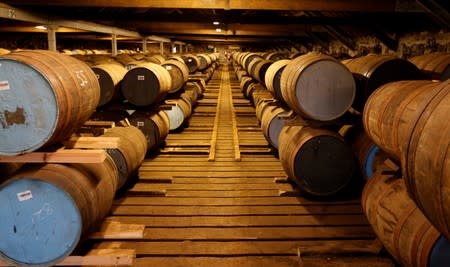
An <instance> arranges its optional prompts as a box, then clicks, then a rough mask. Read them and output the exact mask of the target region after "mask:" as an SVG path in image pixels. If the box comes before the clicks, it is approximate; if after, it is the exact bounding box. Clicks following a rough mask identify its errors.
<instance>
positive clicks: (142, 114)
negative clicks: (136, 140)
mask: <svg viewBox="0 0 450 267" xmlns="http://www.w3.org/2000/svg"><path fill="white" fill-rule="evenodd" d="M168 120H169V119H168V118H167V115H166V113H164V112H163V111H159V112H147V111H135V112H134V113H133V114H131V116H130V118H129V121H130V123H131V125H133V126H135V127H136V128H138V129H139V130H141V132H142V133H143V134H144V136H145V139H146V140H147V152H150V151H154V150H155V149H157V148H158V147H159V145H160V144H161V143H162V142H163V141H164V139H166V137H167V135H168V134H169V121H168Z"/></svg>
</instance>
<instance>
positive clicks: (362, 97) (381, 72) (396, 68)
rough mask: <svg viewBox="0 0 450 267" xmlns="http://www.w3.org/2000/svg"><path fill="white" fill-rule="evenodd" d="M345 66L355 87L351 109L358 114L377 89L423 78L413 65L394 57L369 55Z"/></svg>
mask: <svg viewBox="0 0 450 267" xmlns="http://www.w3.org/2000/svg"><path fill="white" fill-rule="evenodd" d="M345 66H347V68H348V69H349V70H350V71H351V72H352V73H353V76H354V78H355V82H356V87H357V88H356V96H355V101H354V103H353V105H352V107H353V108H354V109H356V110H357V111H360V112H362V110H363V109H364V105H365V103H366V101H367V98H368V97H369V96H370V95H371V94H372V93H373V91H375V89H377V88H378V87H380V86H382V85H384V84H386V83H389V82H394V81H402V80H420V79H424V78H425V76H424V75H423V74H422V73H421V71H420V70H419V69H418V68H417V67H416V66H415V65H414V64H412V63H411V62H409V61H408V60H406V59H401V58H398V57H395V56H387V55H386V56H382V55H374V54H370V55H367V56H362V57H358V58H353V59H351V60H349V61H347V62H346V64H345Z"/></svg>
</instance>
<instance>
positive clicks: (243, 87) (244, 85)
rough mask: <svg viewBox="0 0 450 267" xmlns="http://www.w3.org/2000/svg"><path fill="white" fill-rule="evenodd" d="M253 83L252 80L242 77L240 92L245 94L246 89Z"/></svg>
mask: <svg viewBox="0 0 450 267" xmlns="http://www.w3.org/2000/svg"><path fill="white" fill-rule="evenodd" d="M254 83H256V81H255V80H253V78H251V77H249V76H246V77H243V78H242V80H241V81H240V83H239V87H240V88H241V91H242V92H243V93H244V94H245V92H247V90H248V87H249V86H251V85H252V84H254Z"/></svg>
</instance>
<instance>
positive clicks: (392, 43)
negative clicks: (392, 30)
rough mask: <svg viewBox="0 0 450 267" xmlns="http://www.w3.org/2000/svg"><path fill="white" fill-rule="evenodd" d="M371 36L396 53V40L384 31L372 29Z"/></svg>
mask: <svg viewBox="0 0 450 267" xmlns="http://www.w3.org/2000/svg"><path fill="white" fill-rule="evenodd" d="M371 32H372V34H373V35H375V37H377V39H378V40H380V42H382V43H383V44H384V45H385V46H387V47H388V48H389V49H391V50H393V51H397V49H398V39H395V38H392V37H391V36H389V35H388V34H387V33H386V32H385V31H383V30H381V29H379V28H376V27H375V28H372V31H371Z"/></svg>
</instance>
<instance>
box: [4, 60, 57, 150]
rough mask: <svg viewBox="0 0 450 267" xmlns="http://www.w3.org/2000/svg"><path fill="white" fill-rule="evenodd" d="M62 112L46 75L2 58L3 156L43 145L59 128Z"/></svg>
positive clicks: (25, 65)
mask: <svg viewBox="0 0 450 267" xmlns="http://www.w3.org/2000/svg"><path fill="white" fill-rule="evenodd" d="M58 115H59V112H58V104H57V101H56V96H55V94H54V92H53V90H52V87H51V85H50V83H49V81H48V80H47V79H46V78H45V76H44V75H43V74H41V73H40V72H39V71H38V70H36V69H34V68H33V67H32V66H30V65H27V64H23V63H21V62H18V61H14V60H10V59H0V140H1V142H0V155H18V154H22V153H25V152H31V151H34V150H36V149H38V148H40V147H42V146H43V145H44V144H45V143H46V142H47V141H48V140H49V139H50V138H51V136H52V134H53V132H54V131H55V127H56V124H57V120H58Z"/></svg>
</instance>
